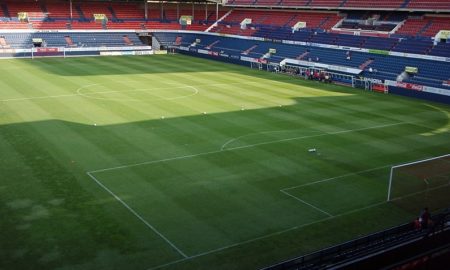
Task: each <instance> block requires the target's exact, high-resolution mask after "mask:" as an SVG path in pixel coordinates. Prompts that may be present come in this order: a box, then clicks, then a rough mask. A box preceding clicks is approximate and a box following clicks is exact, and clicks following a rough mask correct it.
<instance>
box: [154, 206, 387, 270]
mask: <svg viewBox="0 0 450 270" xmlns="http://www.w3.org/2000/svg"><path fill="white" fill-rule="evenodd" d="M388 203H389V202H388V201H382V202H378V203H374V204H371V205H367V206H364V207H361V208H358V209H354V210H351V211H348V212H345V213H342V214H338V215H335V216H331V217H330V216H328V217H326V218H322V219H318V220H316V221H312V222H309V223H305V224H302V225H298V226H294V227H290V228H287V229H284V230H281V231H277V232H273V233H269V234H266V235H262V236H259V237H256V238H252V239H249V240H245V241H242V242H238V243H235V244H232V245H229V246H224V247H221V248H217V249H213V250H210V251H206V252H202V253H199V254H197V255H193V256H189V257H187V258H184V259H179V260H175V261H171V262H168V263H165V264H161V265H158V266H154V267H151V268H149V269H147V270H157V269H161V268H164V267H166V266H170V265H174V264H177V263H180V262H185V261H189V260H192V259H195V258H198V257H202V256H206V255H209V254H213V253H217V252H220V251H223V250H227V249H230V248H234V247H238V246H242V245H245V244H249V243H252V242H256V241H259V240H262V239H266V238H270V237H272V236H276V235H281V234H284V233H287V232H290V231H295V230H299V229H303V228H305V227H308V226H312V225H316V224H318V223H321V222H325V221H329V220H332V219H335V218H340V217H344V216H347V215H351V214H354V213H358V212H361V211H365V210H368V209H371V208H375V207H377V206H380V205H383V204H388Z"/></svg>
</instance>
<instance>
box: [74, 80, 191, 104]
mask: <svg viewBox="0 0 450 270" xmlns="http://www.w3.org/2000/svg"><path fill="white" fill-rule="evenodd" d="M76 92H77V94H78V95H80V96H83V97H86V98H91V99H99V100H113V101H135V102H143V101H158V100H159V101H161V100H176V99H182V98H188V97H191V96H194V95H196V94H198V92H199V91H198V89H197V88H195V87H194V86H190V85H181V86H166V87H155V88H133V89H121V90H114V88H113V87H108V86H107V85H106V84H104V83H97V84H89V85H85V86H82V87H80V88H78V89H77V91H76Z"/></svg>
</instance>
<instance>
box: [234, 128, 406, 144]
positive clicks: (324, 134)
mask: <svg viewBox="0 0 450 270" xmlns="http://www.w3.org/2000/svg"><path fill="white" fill-rule="evenodd" d="M404 124H409V122H398V123H394V124H387V125H380V126H373V127H367V128H358V129H347V130H341V131H335V132H325V133H322V134H317V135H309V136H300V137H292V138H287V139H281V140H274V141H268V142H262V143H256V144H251V145H244V146H237V147H231V148H228V149H225V150H227V151H229V150H236V149H242V148H248V147H254V146H261V145H267V144H272V143H278V142H288V141H294V140H301V139H309V138H316V137H323V136H328V135H337V134H343V133H350V132H355V131H364V130H370V129H377V128H384V127H391V126H398V125H404Z"/></svg>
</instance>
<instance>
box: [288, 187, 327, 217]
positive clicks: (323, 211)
mask: <svg viewBox="0 0 450 270" xmlns="http://www.w3.org/2000/svg"><path fill="white" fill-rule="evenodd" d="M280 191H281V192H282V193H283V194H285V195H287V196H289V197H291V198H294V199H296V200H297V201H299V202H301V203H303V204H306V205H308V206H309V207H311V208H314V209H316V210H317V211H319V212H321V213H323V214H325V215H327V216H329V217H333V215H332V214H330V213H328V212H327V211H325V210H322V209H320V208H319V207H317V206H315V205H312V204H310V203H308V202H306V201H304V200H302V199H300V198H299V197H297V196H294V195H292V194H290V193H289V192H286V191H284V190H280Z"/></svg>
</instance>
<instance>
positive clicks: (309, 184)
mask: <svg viewBox="0 0 450 270" xmlns="http://www.w3.org/2000/svg"><path fill="white" fill-rule="evenodd" d="M391 166H392V165H385V166H380V167H376V168H372V169H367V170H362V171H358V172H353V173H347V174H343V175H339V176H335V177H330V178H326V179H322V180H318V181H314V182H309V183H306V184H302V185H298V186H292V187H287V188H283V189H281V190H280V191H281V192H283V191H286V190H291V189H296V188H301V187H306V186H311V185H315V184H319V183H324V182H328V181H333V180H337V179H340V178H344V177H348V176H352V175H358V174H361V173H366V172H371V171H377V170H381V169H384V168H388V167H391Z"/></svg>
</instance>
